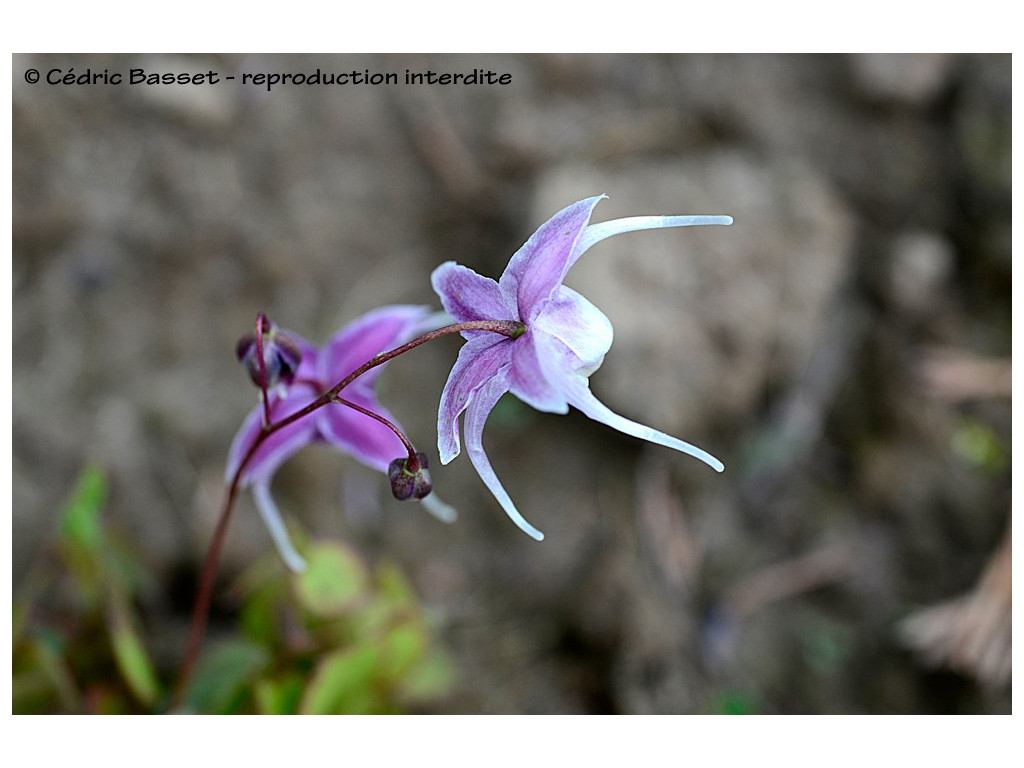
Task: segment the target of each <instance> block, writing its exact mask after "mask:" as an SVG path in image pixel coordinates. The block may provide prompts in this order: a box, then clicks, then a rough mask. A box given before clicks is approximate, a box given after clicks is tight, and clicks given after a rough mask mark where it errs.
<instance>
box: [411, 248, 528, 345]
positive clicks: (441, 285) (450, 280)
mask: <svg viewBox="0 0 1024 768" xmlns="http://www.w3.org/2000/svg"><path fill="white" fill-rule="evenodd" d="M430 284H431V285H432V286H434V292H435V293H437V295H438V296H439V297H440V299H441V306H443V307H444V308H445V309H446V310H447V311H448V314H450V315H451V316H452V317H453V318H454V319H455V320H456V321H457V322H460V323H464V322H467V321H469V320H518V319H519V314H518V312H517V311H516V308H515V304H514V302H509V301H506V300H505V298H504V297H503V296H502V294H501V291H500V290H499V289H498V284H497V283H496V282H494V280H492V279H491V278H489V277H484V276H483V275H479V274H477V273H476V272H474V271H473V270H472V269H470V268H469V267H464V266H462V265H461V264H456V263H455V262H454V261H446V262H445V263H444V264H442V265H441V266H439V267H438V268H437V269H435V270H434V271H433V273H432V274H431V275H430ZM480 333H483V331H481V332H480Z"/></svg>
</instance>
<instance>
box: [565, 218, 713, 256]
mask: <svg viewBox="0 0 1024 768" xmlns="http://www.w3.org/2000/svg"><path fill="white" fill-rule="evenodd" d="M729 224H732V216H631V217H629V218H626V219H612V220H611V221H602V222H601V223H600V224H591V225H590V226H589V227H587V228H586V230H584V232H583V236H582V237H581V238H580V242H579V247H580V253H581V254H582V253H583V252H584V251H586V250H587V249H588V248H590V247H591V246H593V245H594V244H595V243H599V242H601V241H602V240H604V239H605V238H607V237H611V236H612V235H621V234H622V233H623V232H635V231H637V230H639V229H662V228H664V227H701V226H707V225H721V226H728V225H729Z"/></svg>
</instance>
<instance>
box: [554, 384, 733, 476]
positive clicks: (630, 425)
mask: <svg viewBox="0 0 1024 768" xmlns="http://www.w3.org/2000/svg"><path fill="white" fill-rule="evenodd" d="M566 390H567V392H566V395H567V397H568V400H569V402H570V403H571V404H572V405H573V406H574V407H575V408H578V409H579V410H581V411H582V412H583V413H585V414H586V415H587V416H589V417H590V418H591V419H593V420H594V421H599V422H601V423H602V424H607V425H608V426H609V427H611V428H612V429H617V430H618V431H619V432H623V433H625V434H627V435H632V436H633V437H639V438H640V439H641V440H647V441H648V442H651V443H657V444H658V445H664V446H666V447H668V448H673V449H675V450H677V451H681V452H682V453H686V454H689V455H690V456H693V457H694V458H697V459H700V460H701V461H703V462H704V463H705V464H707V465H708V466H709V467H711V468H712V469H714V470H715V471H716V472H721V471H722V470H724V469H725V466H724V465H723V464H722V462H720V461H719V460H718V459H716V458H715V457H714V456H712V455H711V454H710V453H708V452H707V451H705V450H702V449H700V448H698V447H697V446H695V445H690V443H686V442H683V441H682V440H680V439H678V438H675V437H672V436H671V435H666V434H665V433H664V432H659V431H658V430H656V429H652V428H651V427H647V426H644V425H643V424H638V423H637V422H635V421H630V420H629V419H627V418H625V417H624V416H619V415H618V414H617V413H615V412H614V411H612V410H611V409H609V408H608V407H607V406H606V405H605V404H604V403H602V402H601V401H600V400H598V399H597V398H596V397H594V394H593V393H592V392H591V391H590V385H589V383H588V382H587V380H586V379H585V378H583V377H582V376H576V377H574V380H573V381H572V383H571V384H567V386H566Z"/></svg>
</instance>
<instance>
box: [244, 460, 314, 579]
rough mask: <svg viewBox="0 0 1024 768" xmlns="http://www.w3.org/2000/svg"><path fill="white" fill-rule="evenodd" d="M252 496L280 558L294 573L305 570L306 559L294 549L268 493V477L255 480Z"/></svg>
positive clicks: (272, 499) (272, 498)
mask: <svg viewBox="0 0 1024 768" xmlns="http://www.w3.org/2000/svg"><path fill="white" fill-rule="evenodd" d="M252 495H253V498H254V499H255V500H256V509H258V510H259V513H260V517H262V518H263V524H264V525H266V526H267V530H268V531H270V538H271V539H273V541H274V546H275V547H277V551H278V553H279V554H280V555H281V559H282V560H284V564H285V565H287V566H288V567H289V568H290V569H291V570H292V571H294V572H295V573H302V572H303V571H304V570H306V560H305V558H303V557H302V555H300V554H299V552H298V550H297V549H295V545H294V544H292V540H291V537H289V536H288V529H287V528H286V527H285V524H284V520H283V519H282V518H281V512H280V511H279V510H278V508H277V505H276V504H275V503H274V497H273V496H271V495H270V479H269V478H264V479H261V480H259V481H258V482H256V484H255V485H253V488H252Z"/></svg>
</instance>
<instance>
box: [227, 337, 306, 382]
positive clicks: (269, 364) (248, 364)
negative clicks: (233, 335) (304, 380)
mask: <svg viewBox="0 0 1024 768" xmlns="http://www.w3.org/2000/svg"><path fill="white" fill-rule="evenodd" d="M258 347H259V345H258V344H257V343H256V337H255V336H253V335H252V334H249V335H248V336H244V337H242V338H241V339H240V340H239V341H238V346H237V347H236V348H235V354H237V355H238V361H239V362H240V363H241V364H242V367H243V368H245V370H246V372H247V373H248V374H249V378H250V379H252V382H253V384H255V385H256V386H257V387H259V386H261V374H260V363H259V357H258V351H257V350H258ZM301 362H302V350H301V349H299V345H298V344H296V343H295V341H294V340H292V338H291V337H290V336H289V335H288V334H287V333H285V332H284V331H281V330H279V329H278V328H277V326H275V325H271V326H270V330H269V331H268V332H266V333H264V334H263V368H264V370H265V371H266V376H267V388H268V389H269V388H270V387H273V386H275V385H276V384H278V383H279V382H284V383H285V384H291V382H292V380H293V379H294V378H295V372H296V371H298V369H299V363H301Z"/></svg>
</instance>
